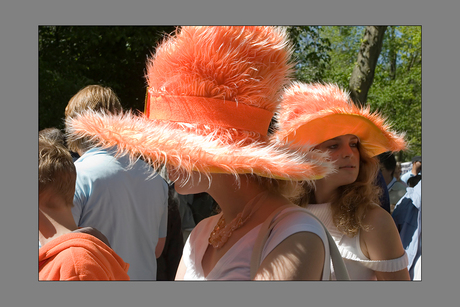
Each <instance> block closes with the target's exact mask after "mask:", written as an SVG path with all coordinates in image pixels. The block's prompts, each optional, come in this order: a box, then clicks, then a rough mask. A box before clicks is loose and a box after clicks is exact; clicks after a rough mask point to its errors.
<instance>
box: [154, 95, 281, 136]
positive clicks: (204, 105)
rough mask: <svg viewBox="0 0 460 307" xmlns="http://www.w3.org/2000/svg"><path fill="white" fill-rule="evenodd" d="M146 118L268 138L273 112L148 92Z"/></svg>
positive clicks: (228, 102) (192, 97)
mask: <svg viewBox="0 0 460 307" xmlns="http://www.w3.org/2000/svg"><path fill="white" fill-rule="evenodd" d="M145 115H146V116H147V117H148V118H150V119H159V120H168V121H173V122H182V123H190V124H205V125H209V124H212V125H217V126H221V127H226V128H237V129H241V130H246V131H254V132H258V133H260V134H261V135H267V132H268V127H269V125H270V122H271V119H272V117H273V113H272V112H270V111H267V110H264V109H261V108H256V107H252V106H249V105H246V104H243V103H236V102H234V101H228V100H221V99H214V98H206V97H195V96H168V95H165V96H153V95H151V94H150V93H148V92H147V97H146V101H145Z"/></svg>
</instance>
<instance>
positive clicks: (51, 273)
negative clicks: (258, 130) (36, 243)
mask: <svg viewBox="0 0 460 307" xmlns="http://www.w3.org/2000/svg"><path fill="white" fill-rule="evenodd" d="M38 261H39V279H40V280H129V276H128V274H127V272H128V268H129V264H128V263H126V262H124V261H123V259H122V258H121V257H120V256H118V255H117V254H116V253H115V252H114V251H113V249H111V248H110V247H109V246H108V245H107V244H105V243H104V242H103V241H101V240H99V239H98V238H96V237H95V236H93V235H90V234H88V233H75V232H72V233H68V234H65V235H62V236H60V237H58V238H56V239H54V240H52V241H50V242H48V243H47V244H45V245H43V246H42V247H41V248H40V249H39V256H38Z"/></svg>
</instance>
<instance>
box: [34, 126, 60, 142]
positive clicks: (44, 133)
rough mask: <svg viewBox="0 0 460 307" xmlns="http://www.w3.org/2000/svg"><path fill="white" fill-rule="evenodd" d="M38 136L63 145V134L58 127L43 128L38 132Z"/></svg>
mask: <svg viewBox="0 0 460 307" xmlns="http://www.w3.org/2000/svg"><path fill="white" fill-rule="evenodd" d="M38 137H39V138H45V139H48V140H50V141H54V142H57V143H59V144H61V145H63V146H65V135H64V133H63V132H62V131H61V130H59V129H58V128H54V127H52V128H45V129H42V130H40V131H39V132H38Z"/></svg>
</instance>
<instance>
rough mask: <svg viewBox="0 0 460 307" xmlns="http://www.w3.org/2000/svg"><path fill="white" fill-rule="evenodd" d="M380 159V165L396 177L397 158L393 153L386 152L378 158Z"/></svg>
mask: <svg viewBox="0 0 460 307" xmlns="http://www.w3.org/2000/svg"><path fill="white" fill-rule="evenodd" d="M377 157H378V158H379V162H380V165H381V166H382V167H383V168H385V169H386V170H387V171H389V172H390V173H391V175H392V176H393V175H394V171H395V169H396V158H395V156H394V154H392V153H391V152H384V153H382V154H380V155H378V156H377Z"/></svg>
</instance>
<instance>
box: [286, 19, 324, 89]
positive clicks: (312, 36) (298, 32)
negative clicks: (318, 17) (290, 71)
mask: <svg viewBox="0 0 460 307" xmlns="http://www.w3.org/2000/svg"><path fill="white" fill-rule="evenodd" d="M288 32H289V35H290V38H291V41H292V42H293V44H294V47H295V51H294V56H293V61H295V62H296V63H297V65H296V76H295V77H296V79H297V80H300V81H304V82H314V81H320V80H322V79H323V78H324V73H325V71H326V68H327V67H328V66H329V61H330V55H329V53H330V52H331V47H330V46H331V43H330V41H329V39H328V38H325V37H323V36H321V27H318V26H290V27H288Z"/></svg>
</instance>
